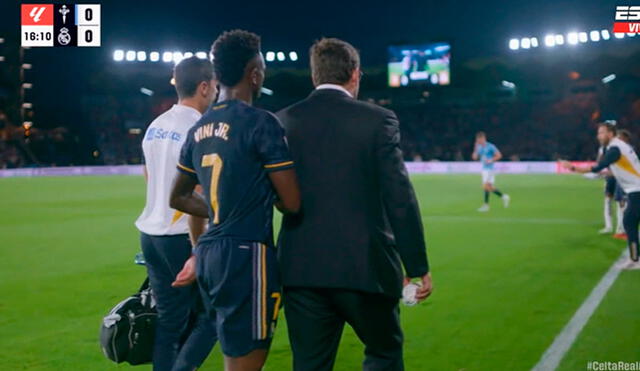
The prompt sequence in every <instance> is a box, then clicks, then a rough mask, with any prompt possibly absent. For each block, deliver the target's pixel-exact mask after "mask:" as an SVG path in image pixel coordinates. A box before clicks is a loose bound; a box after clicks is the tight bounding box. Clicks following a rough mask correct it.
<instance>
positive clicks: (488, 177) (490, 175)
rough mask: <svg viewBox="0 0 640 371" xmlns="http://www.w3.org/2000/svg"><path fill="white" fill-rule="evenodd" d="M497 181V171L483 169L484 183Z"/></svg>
mask: <svg viewBox="0 0 640 371" xmlns="http://www.w3.org/2000/svg"><path fill="white" fill-rule="evenodd" d="M495 182H496V173H494V172H493V170H482V184H483V185H484V184H487V183H489V184H494V183H495Z"/></svg>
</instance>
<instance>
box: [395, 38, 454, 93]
mask: <svg viewBox="0 0 640 371" xmlns="http://www.w3.org/2000/svg"><path fill="white" fill-rule="evenodd" d="M450 58H451V45H450V44H448V43H445V42H440V43H429V44H420V45H401V46H391V47H389V68H388V69H389V86H391V87H401V86H416V85H449V83H450V82H451V69H450V63H449V61H450Z"/></svg>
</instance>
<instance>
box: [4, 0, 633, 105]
mask: <svg viewBox="0 0 640 371" xmlns="http://www.w3.org/2000/svg"><path fill="white" fill-rule="evenodd" d="M37 2H43V1H30V3H37ZM82 2H84V3H92V2H97V1H91V0H86V1H82ZM99 2H100V3H101V4H102V47H101V48H75V49H63V48H34V49H31V50H29V51H28V53H29V57H30V58H32V61H33V64H34V71H33V74H34V75H33V79H34V82H35V84H36V85H37V84H41V85H40V86H42V84H47V85H50V86H55V87H57V88H56V89H49V92H55V93H56V96H61V95H62V96H66V97H68V99H71V100H73V99H74V96H76V95H77V91H76V90H78V89H81V88H79V86H80V85H77V83H74V81H76V80H78V79H82V78H83V73H90V72H91V70H92V69H94V68H99V67H100V65H104V64H110V63H114V62H113V61H112V60H111V55H112V51H113V50H114V49H116V48H122V49H138V50H152V49H153V50H160V51H162V50H165V49H168V50H175V49H177V50H208V49H209V46H210V45H211V42H212V41H213V39H214V38H215V37H216V36H217V35H218V34H219V33H220V32H221V31H223V30H227V29H231V28H245V29H248V30H251V31H254V32H256V33H258V34H260V35H262V37H263V49H264V50H269V49H275V50H297V51H306V50H307V49H308V47H309V45H310V44H311V42H312V41H313V40H315V39H317V38H318V37H320V36H334V37H340V38H343V39H346V40H348V41H350V42H351V43H353V44H354V45H355V46H356V47H357V48H359V49H360V50H361V52H362V60H363V64H364V65H365V66H367V65H381V64H382V63H384V62H385V60H386V47H387V46H388V45H389V44H393V43H405V42H406V43H415V42H422V41H451V42H452V43H453V50H452V52H453V59H454V60H455V59H457V61H458V62H460V61H461V60H467V59H470V58H474V57H482V56H492V55H500V54H503V53H506V52H507V50H506V49H507V42H508V39H509V38H510V37H512V36H515V37H517V36H539V37H540V36H542V35H544V34H545V33H547V32H561V33H565V32H567V31H570V30H574V29H577V30H589V29H593V28H596V29H597V28H608V27H611V25H612V23H613V17H614V10H615V6H616V5H620V4H626V3H631V1H628V0H618V1H612V0H531V1H518V0H485V1H461V0H451V1H445V0H438V1H431V0H428V1H427V0H423V1H388V0H387V1H380V0H370V1H362V2H354V1H345V0H341V1H336V0H324V1H314V2H311V1H309V2H303V1H299V2H288V1H248V0H244V1H243V0H239V1H224V2H223V1H193V0H181V1H167V0H156V1H142V0H128V1H125V0H109V1H99ZM19 9H20V2H19V1H16V0H0V36H2V35H4V36H5V37H6V38H12V37H13V38H16V39H17V38H18V32H19V22H20V20H19V19H20V14H19V12H20V10H19ZM304 54H306V53H304ZM299 63H300V65H301V66H305V65H306V61H304V60H302V61H301V62H299ZM0 68H1V67H0ZM78 72H80V73H78Z"/></svg>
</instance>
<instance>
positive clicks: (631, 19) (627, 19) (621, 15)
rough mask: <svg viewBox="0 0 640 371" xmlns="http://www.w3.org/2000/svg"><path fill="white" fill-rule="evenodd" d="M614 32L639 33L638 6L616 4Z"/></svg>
mask: <svg viewBox="0 0 640 371" xmlns="http://www.w3.org/2000/svg"><path fill="white" fill-rule="evenodd" d="M613 32H615V33H631V34H637V33H640V6H638V5H635V6H628V5H619V6H616V22H615V23H614V24H613Z"/></svg>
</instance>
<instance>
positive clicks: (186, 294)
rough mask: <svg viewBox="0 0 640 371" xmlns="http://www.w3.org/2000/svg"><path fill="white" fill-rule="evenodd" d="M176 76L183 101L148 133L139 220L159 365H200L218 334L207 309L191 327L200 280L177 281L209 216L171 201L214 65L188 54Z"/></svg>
mask: <svg viewBox="0 0 640 371" xmlns="http://www.w3.org/2000/svg"><path fill="white" fill-rule="evenodd" d="M174 81H175V87H176V91H177V93H178V99H179V101H178V104H175V105H174V106H173V107H171V109H169V110H168V111H166V112H165V113H163V114H161V115H160V116H158V118H156V119H155V120H154V121H153V122H152V123H151V125H149V128H148V129H147V132H146V134H145V136H144V139H143V143H142V149H143V152H144V159H145V176H146V178H147V200H146V205H145V208H144V211H143V212H142V215H140V217H139V218H138V220H137V221H136V226H137V227H138V229H139V230H140V241H141V245H142V252H143V253H144V257H145V261H146V266H147V273H148V275H149V284H150V286H151V289H152V291H153V293H154V296H155V298H156V303H157V305H156V308H157V310H158V320H157V328H156V334H155V335H156V336H155V345H154V352H153V369H154V371H164V370H166V371H178V370H185V371H186V370H194V369H196V368H198V367H200V365H201V364H202V363H203V362H204V360H205V359H206V357H207V356H208V354H209V352H210V351H211V348H212V347H213V345H214V344H215V341H216V338H217V337H216V332H215V329H214V327H213V326H211V324H210V322H209V321H207V318H206V316H205V315H204V314H202V315H201V316H199V317H198V320H197V321H196V325H195V327H193V329H190V328H188V324H189V320H190V318H192V316H194V315H195V312H197V307H196V304H198V300H199V298H200V294H199V292H198V288H197V286H190V287H183V288H175V287H172V283H173V282H174V280H175V278H176V275H177V274H178V273H179V272H180V270H181V269H182V267H183V265H184V263H185V262H186V261H187V260H188V259H189V257H190V256H191V250H192V245H193V246H195V243H196V241H197V239H198V237H199V236H200V235H201V234H202V233H203V232H204V229H205V220H204V219H201V218H194V217H191V216H187V215H184V214H183V213H181V212H179V211H177V210H174V209H172V208H171V207H169V195H170V192H171V187H172V185H173V179H174V178H175V176H176V173H177V170H176V165H177V163H178V159H179V157H180V150H181V149H182V145H183V144H184V142H185V139H186V138H187V132H188V131H189V129H191V127H192V126H193V125H194V124H195V123H196V121H198V120H199V119H200V117H201V116H202V114H203V113H204V112H205V111H206V110H207V109H208V107H209V105H210V104H211V102H212V101H213V100H214V99H215V97H216V95H217V88H216V81H215V79H214V77H213V65H212V64H211V62H210V61H208V60H202V59H199V58H196V57H192V58H187V59H185V60H183V61H181V62H180V63H179V64H178V65H176V67H175V70H174ZM190 235H191V236H190ZM190 237H191V240H190ZM184 339H186V340H184Z"/></svg>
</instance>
